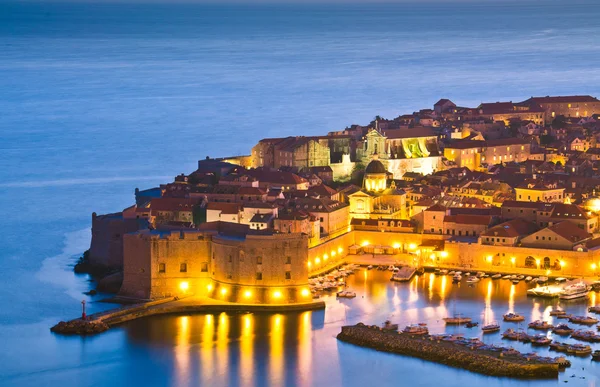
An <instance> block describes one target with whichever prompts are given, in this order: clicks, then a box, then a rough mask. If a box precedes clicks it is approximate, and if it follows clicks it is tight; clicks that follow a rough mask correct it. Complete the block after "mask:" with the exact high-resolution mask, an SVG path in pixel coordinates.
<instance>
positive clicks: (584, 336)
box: [571, 331, 600, 343]
mask: <svg viewBox="0 0 600 387" xmlns="http://www.w3.org/2000/svg"><path fill="white" fill-rule="evenodd" d="M571 337H572V338H574V339H577V340H582V341H589V342H591V343H600V335H598V334H596V333H595V332H594V331H575V332H573V333H572V334H571Z"/></svg>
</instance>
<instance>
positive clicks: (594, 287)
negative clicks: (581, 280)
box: [591, 281, 600, 291]
mask: <svg viewBox="0 0 600 387" xmlns="http://www.w3.org/2000/svg"><path fill="white" fill-rule="evenodd" d="M591 286H592V290H595V291H598V290H600V281H594V282H592V285H591Z"/></svg>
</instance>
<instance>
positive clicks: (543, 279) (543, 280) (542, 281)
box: [537, 276, 548, 283]
mask: <svg viewBox="0 0 600 387" xmlns="http://www.w3.org/2000/svg"><path fill="white" fill-rule="evenodd" d="M547 281H548V277H544V276H541V277H538V279H537V282H540V283H544V282H547Z"/></svg>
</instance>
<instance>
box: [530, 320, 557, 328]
mask: <svg viewBox="0 0 600 387" xmlns="http://www.w3.org/2000/svg"><path fill="white" fill-rule="evenodd" d="M528 327H529V328H531V329H535V330H538V331H543V330H548V329H552V328H554V326H553V325H552V324H550V323H549V322H548V321H542V320H536V321H533V322H530V323H529V325H528Z"/></svg>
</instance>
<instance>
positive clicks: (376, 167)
mask: <svg viewBox="0 0 600 387" xmlns="http://www.w3.org/2000/svg"><path fill="white" fill-rule="evenodd" d="M365 173H369V174H371V173H387V169H386V168H385V166H384V165H383V163H382V162H381V161H379V160H371V162H370V163H369V165H367V168H366V169H365Z"/></svg>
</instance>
